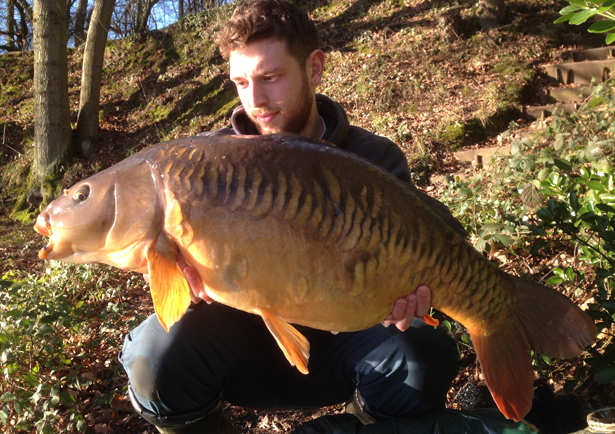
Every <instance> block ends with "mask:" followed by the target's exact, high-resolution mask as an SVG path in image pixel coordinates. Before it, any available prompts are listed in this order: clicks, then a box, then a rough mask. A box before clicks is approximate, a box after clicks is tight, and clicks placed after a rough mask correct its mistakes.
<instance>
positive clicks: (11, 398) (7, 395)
mask: <svg viewBox="0 0 615 434" xmlns="http://www.w3.org/2000/svg"><path fill="white" fill-rule="evenodd" d="M14 400H15V395H13V394H12V393H11V392H6V393H5V394H4V395H2V396H1V397H0V401H2V402H11V401H14Z"/></svg>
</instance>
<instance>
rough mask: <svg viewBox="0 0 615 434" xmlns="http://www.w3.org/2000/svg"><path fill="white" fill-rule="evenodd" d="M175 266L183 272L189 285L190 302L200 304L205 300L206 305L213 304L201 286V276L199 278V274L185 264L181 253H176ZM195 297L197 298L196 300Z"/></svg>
mask: <svg viewBox="0 0 615 434" xmlns="http://www.w3.org/2000/svg"><path fill="white" fill-rule="evenodd" d="M177 265H178V266H179V268H180V269H181V270H182V271H183V273H184V276H186V280H187V281H188V285H190V290H191V294H190V295H191V297H192V302H193V303H200V302H201V301H202V300H205V302H206V303H207V304H211V303H213V302H214V300H213V298H211V297H210V296H209V295H207V292H206V291H205V286H204V285H203V281H202V280H201V276H199V273H197V271H196V269H195V268H194V267H192V266H191V265H188V264H186V261H185V260H184V257H183V256H182V255H181V253H177ZM195 295H196V297H198V298H197V299H196V300H195Z"/></svg>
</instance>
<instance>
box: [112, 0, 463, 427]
mask: <svg viewBox="0 0 615 434" xmlns="http://www.w3.org/2000/svg"><path fill="white" fill-rule="evenodd" d="M217 42H218V45H219V47H220V50H221V52H222V54H223V56H224V57H225V58H227V59H228V60H229V62H230V77H231V80H233V82H234V83H235V84H236V86H237V92H238V94H239V98H240V100H241V103H242V106H241V107H239V108H238V109H236V110H235V111H234V113H233V116H232V125H233V127H232V128H226V129H223V130H220V131H217V132H215V133H207V134H269V133H277V132H294V133H299V134H301V135H303V136H306V137H310V138H322V139H324V140H327V141H329V142H332V143H334V144H335V145H337V146H338V147H340V148H342V149H345V150H347V151H348V152H354V153H356V154H359V155H362V156H364V157H366V158H368V159H370V160H372V161H374V162H376V163H377V164H380V165H381V166H382V167H384V168H385V169H386V170H388V171H389V172H390V173H392V174H393V175H395V176H397V177H398V178H400V179H401V180H403V181H405V182H407V183H408V185H409V188H412V189H413V190H414V191H415V192H416V194H417V195H419V196H420V197H421V198H422V199H423V200H424V201H425V202H427V203H428V204H429V205H430V206H432V207H433V208H434V209H435V210H436V211H437V212H438V213H440V214H441V215H442V216H443V218H445V219H447V220H448V221H449V222H450V224H452V225H454V226H456V227H457V228H458V229H459V230H460V231H461V232H463V229H462V228H461V227H460V225H459V223H458V222H457V221H456V220H455V219H454V218H453V217H452V216H451V215H450V213H449V212H448V210H447V209H446V208H445V207H444V206H443V205H442V204H440V203H439V202H438V201H436V200H434V199H432V198H429V197H428V196H426V195H424V194H423V193H421V192H420V191H418V190H417V189H416V187H414V186H413V185H412V183H411V181H410V174H409V169H408V165H407V161H406V159H405V157H404V155H403V153H402V151H401V150H400V149H399V148H398V147H397V146H396V145H395V144H393V143H392V142H391V141H389V140H388V139H385V138H382V137H378V136H376V135H374V134H371V133H368V132H367V131H365V130H362V129H360V128H358V127H354V126H350V125H349V123H348V120H347V118H346V113H345V112H344V110H343V109H342V107H341V106H340V105H339V104H337V103H336V102H334V101H332V100H331V99H329V98H327V97H325V96H323V95H317V94H316V90H315V89H316V87H317V85H318V84H319V83H320V81H321V78H322V74H323V70H324V62H325V55H324V53H323V52H322V51H321V50H320V48H319V47H320V45H319V40H318V34H317V31H316V28H315V26H314V23H313V22H312V21H311V20H310V19H309V18H308V17H307V15H306V14H305V13H304V12H302V11H300V10H299V9H298V8H296V7H295V6H293V5H292V4H290V3H287V2H285V1H284V0H256V1H253V2H250V3H244V4H242V5H240V6H239V7H238V8H237V10H236V11H235V13H234V14H233V17H232V18H231V19H230V21H229V22H228V23H227V24H226V25H225V26H224V28H223V29H222V31H221V32H220V34H219V36H218V41H217ZM178 264H179V265H180V267H182V269H184V273H185V275H186V277H187V279H188V281H189V283H190V286H191V287H192V289H193V292H194V293H196V294H198V295H199V296H200V297H201V298H202V299H203V300H205V301H207V303H199V304H194V305H193V306H191V308H190V309H189V310H188V312H187V313H186V315H185V316H184V317H183V318H182V319H181V321H179V322H178V323H177V324H175V325H174V326H173V327H172V328H171V329H170V332H169V333H168V334H167V333H165V332H164V330H163V329H162V327H161V326H160V324H159V323H158V321H157V319H156V317H155V316H152V317H150V318H149V319H147V320H146V321H145V322H144V323H143V324H141V325H140V326H139V327H138V328H137V329H135V330H133V331H132V332H131V333H130V334H129V335H128V336H127V337H126V341H125V345H124V348H123V350H122V352H121V354H120V360H121V362H122V364H123V365H124V367H125V369H126V372H127V374H128V378H129V380H130V388H129V391H130V396H131V399H132V401H133V404H134V406H135V408H136V409H137V411H138V412H139V413H140V414H141V415H142V416H143V417H144V418H145V419H147V420H148V421H149V422H151V423H152V424H154V425H155V426H156V427H157V428H158V430H159V431H160V432H163V433H218V432H233V431H232V427H231V426H230V425H229V423H228V421H226V420H225V419H224V418H223V416H222V414H221V411H220V410H221V405H222V401H223V400H226V401H228V402H231V403H233V404H236V405H241V406H244V407H250V408H282V407H286V408H290V407H295V408H296V407H321V406H326V405H333V404H337V403H342V402H349V405H348V411H350V412H351V413H353V414H355V415H356V417H355V416H350V415H341V416H344V418H343V419H340V420H339V422H340V423H342V424H346V425H347V424H348V423H350V425H352V426H359V425H360V422H359V420H360V421H361V422H363V423H372V422H378V421H383V420H387V419H390V418H399V417H402V418H407V417H414V416H422V415H425V414H429V413H430V412H433V411H436V410H439V409H441V408H442V407H443V406H444V402H445V398H446V393H447V391H448V389H449V387H450V384H451V382H452V380H453V378H454V377H455V376H456V375H457V360H458V352H457V348H456V345H455V343H454V342H453V341H452V339H450V338H449V337H448V336H447V335H446V334H445V333H444V332H442V331H441V330H439V329H435V328H434V327H431V326H427V325H426V324H425V323H424V322H422V321H421V320H419V319H414V316H415V315H417V316H419V317H421V316H425V315H427V313H428V310H429V305H430V300H429V288H427V287H420V288H418V290H417V293H416V294H412V295H409V296H408V297H406V298H401V299H398V300H397V301H396V302H395V303H394V306H392V311H391V314H390V315H389V316H388V317H387V318H386V321H385V323H386V324H385V325H388V324H395V325H396V327H383V326H382V325H377V326H375V327H372V328H370V329H368V330H365V331H360V332H354V333H339V334H332V333H330V332H326V331H319V330H313V329H309V328H306V327H297V328H298V329H299V331H300V332H301V333H303V334H304V335H305V336H306V337H307V338H308V340H309V341H310V344H311V356H310V373H309V374H308V375H303V374H300V373H299V372H298V371H297V370H296V369H295V368H294V367H292V366H290V365H289V364H288V362H287V361H286V359H285V357H284V356H283V354H282V352H281V351H280V350H279V348H278V346H277V344H276V342H275V340H274V339H273V338H272V336H271V335H270V333H269V331H268V330H267V328H266V327H265V325H264V324H263V322H262V320H261V318H259V317H257V316H255V315H251V314H248V313H244V312H240V311H237V310H234V309H232V308H229V307H226V306H223V305H221V304H219V303H211V300H210V299H209V298H208V297H207V294H206V293H205V292H204V291H203V285H202V282H201V281H200V278H199V276H198V274H197V273H196V271H195V269H193V268H192V267H189V266H186V264H185V263H184V262H183V259H182V258H178ZM349 418H350V419H349ZM319 423H320V422H319V421H318V420H317V421H316V422H315V423H313V424H310V426H309V427H305V428H300V429H299V430H298V431H297V432H306V433H307V432H323V433H325V432H332V427H331V423H333V425H335V424H336V423H337V422H336V421H331V420H326V421H324V420H323V422H322V423H320V425H319ZM302 429H303V430H304V431H301V430H302ZM349 429H351V431H348V432H354V428H349ZM343 432H346V431H343ZM383 432H386V431H383Z"/></svg>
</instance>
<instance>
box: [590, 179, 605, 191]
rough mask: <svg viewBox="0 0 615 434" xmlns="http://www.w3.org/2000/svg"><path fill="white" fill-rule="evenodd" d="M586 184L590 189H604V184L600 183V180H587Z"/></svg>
mask: <svg viewBox="0 0 615 434" xmlns="http://www.w3.org/2000/svg"><path fill="white" fill-rule="evenodd" d="M587 186H588V187H589V188H591V189H592V190H596V191H605V189H604V185H602V183H601V182H600V181H593V180H592V181H589V182H588V183H587Z"/></svg>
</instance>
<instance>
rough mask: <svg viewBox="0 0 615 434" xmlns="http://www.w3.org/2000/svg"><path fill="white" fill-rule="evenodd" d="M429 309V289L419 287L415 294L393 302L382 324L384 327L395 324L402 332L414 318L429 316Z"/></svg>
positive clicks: (423, 286) (422, 286)
mask: <svg viewBox="0 0 615 434" xmlns="http://www.w3.org/2000/svg"><path fill="white" fill-rule="evenodd" d="M430 308H431V292H430V289H429V287H428V286H426V285H421V286H419V287H418V289H417V290H416V293H414V294H410V295H407V296H406V297H403V298H398V299H397V300H395V304H394V305H393V310H392V311H391V313H390V314H389V315H387V317H386V318H385V319H384V321H383V322H382V324H383V325H384V326H385V327H388V326H390V325H391V324H395V327H397V328H398V329H399V330H401V331H402V332H403V331H406V330H407V329H408V328H409V327H410V324H412V320H413V319H414V317H419V318H422V317H424V316H427V315H429V309H430Z"/></svg>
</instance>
